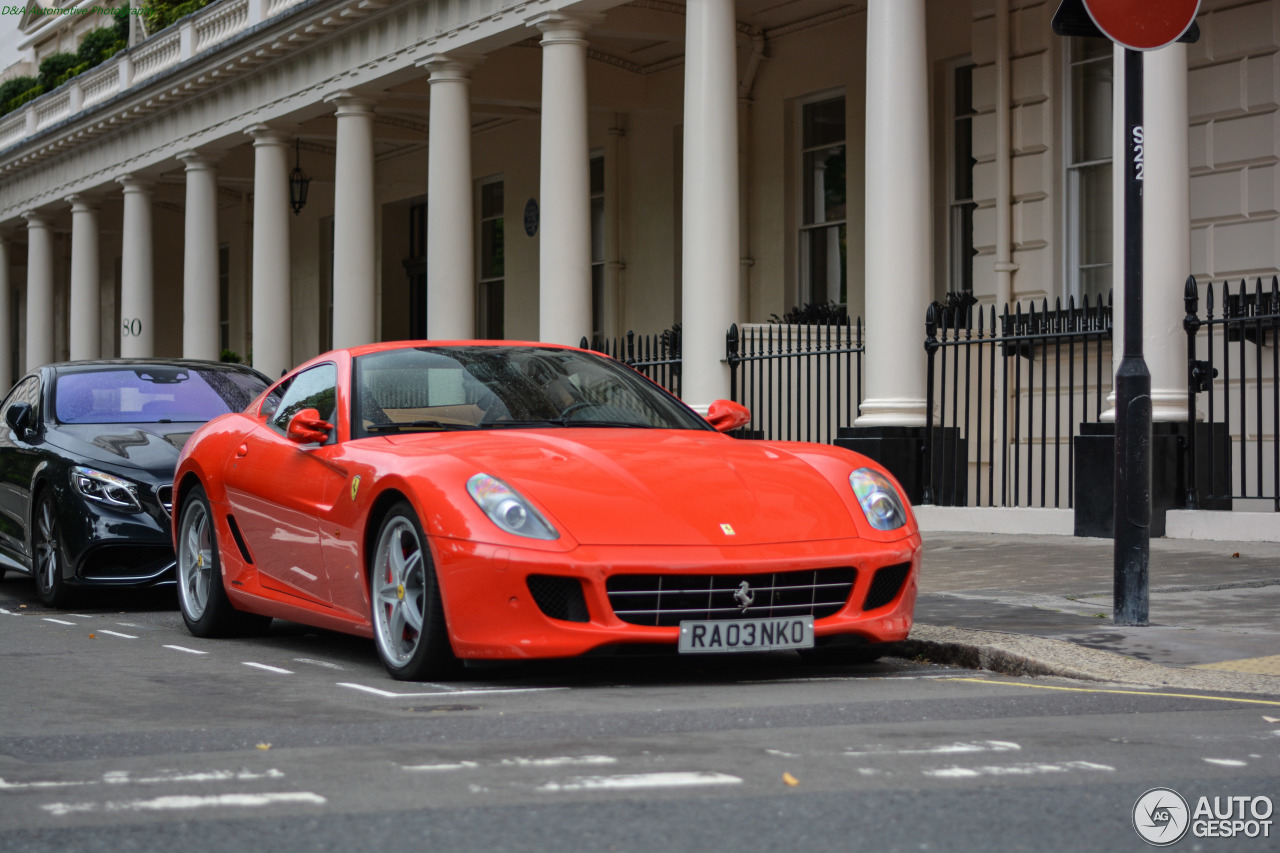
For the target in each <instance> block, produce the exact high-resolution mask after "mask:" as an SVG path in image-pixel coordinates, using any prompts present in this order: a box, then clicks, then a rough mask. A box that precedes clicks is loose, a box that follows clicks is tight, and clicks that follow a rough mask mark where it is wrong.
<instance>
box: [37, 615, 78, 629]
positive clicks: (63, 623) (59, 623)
mask: <svg viewBox="0 0 1280 853" xmlns="http://www.w3.org/2000/svg"><path fill="white" fill-rule="evenodd" d="M44 621H46V622H52V623H53V624H55V625H71V626H72V627H75V624H76V623H74V622H67V621H64V620H62V619H54V618H52V617H49V616H45V617H44Z"/></svg>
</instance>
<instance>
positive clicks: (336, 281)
mask: <svg viewBox="0 0 1280 853" xmlns="http://www.w3.org/2000/svg"><path fill="white" fill-rule="evenodd" d="M326 100H327V101H328V102H329V103H332V104H334V106H335V107H336V115H337V124H338V138H337V154H336V165H335V168H334V188H333V233H334V234H335V235H338V237H337V239H335V240H334V244H333V345H334V347H350V346H356V345H358V344H367V343H372V342H373V341H374V339H375V338H376V336H377V325H376V320H375V316H374V315H375V309H376V307H377V291H376V288H375V282H376V281H377V274H378V271H377V249H376V246H377V244H376V242H375V227H374V225H375V224H374V186H373V180H374V165H373V109H372V105H371V104H370V102H369V101H366V100H364V99H362V98H358V97H356V96H354V95H352V94H351V93H350V92H338V93H336V94H334V95H331V96H329V97H328V98H326ZM468 130H470V128H468ZM433 135H434V134H433Z"/></svg>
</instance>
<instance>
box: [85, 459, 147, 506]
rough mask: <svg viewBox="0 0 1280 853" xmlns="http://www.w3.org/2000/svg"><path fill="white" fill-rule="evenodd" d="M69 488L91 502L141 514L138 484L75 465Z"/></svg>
mask: <svg viewBox="0 0 1280 853" xmlns="http://www.w3.org/2000/svg"><path fill="white" fill-rule="evenodd" d="M71 486H72V488H74V489H75V490H76V491H77V492H79V493H80V494H82V495H84V496H85V497H86V498H88V499H89V500H91V501H94V502H96V503H100V504H105V505H107V506H109V507H111V508H112V509H118V510H123V511H124V512H142V503H141V502H140V501H139V500H138V484H137V483H131V482H129V481H128V480H125V479H121V478H120V477H116V476H114V475H112V474H107V473H105V472H103V471H95V470H94V469H92V468H85V467H83V466H81V465H76V466H75V467H74V468H72V469H71Z"/></svg>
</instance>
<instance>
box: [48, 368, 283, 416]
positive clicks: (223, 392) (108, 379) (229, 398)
mask: <svg viewBox="0 0 1280 853" xmlns="http://www.w3.org/2000/svg"><path fill="white" fill-rule="evenodd" d="M266 387H267V383H266V382H264V381H263V380H262V378H261V377H260V376H258V375H256V374H254V373H251V372H249V371H248V370H243V369H235V368H231V367H227V368H222V367H215V366H212V365H209V366H204V365H176V364H175V365H168V364H137V365H128V366H119V367H115V366H113V367H110V368H105V369H104V368H99V367H89V368H85V369H76V368H69V369H63V370H61V371H60V372H59V373H58V376H57V379H56V380H55V382H54V386H53V412H54V416H55V417H56V418H57V419H58V421H59V422H60V423H64V424H124V423H131V424H136V423H202V422H204V421H207V420H211V419H213V418H216V417H217V416H218V415H223V414H226V413H227V412H239V411H242V410H243V409H244V408H245V407H246V406H248V405H249V403H251V402H253V399H254V398H255V397H257V396H258V395H259V394H260V393H262V391H263V390H264V389H265V388H266Z"/></svg>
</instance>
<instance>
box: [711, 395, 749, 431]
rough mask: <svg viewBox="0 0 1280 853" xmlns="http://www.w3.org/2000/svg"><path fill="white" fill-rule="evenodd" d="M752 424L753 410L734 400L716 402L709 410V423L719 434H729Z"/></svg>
mask: <svg viewBox="0 0 1280 853" xmlns="http://www.w3.org/2000/svg"><path fill="white" fill-rule="evenodd" d="M750 422H751V410H750V409H748V408H747V407H746V406H744V405H742V404H741V403H735V402H733V401H732V400H715V401H713V402H712V403H711V405H710V406H709V407H708V408H707V423H709V424H711V425H712V426H713V427H715V428H716V430H717V431H718V432H729V431H730V430H735V429H737V428H738V427H740V426H745V425H746V424H748V423H750Z"/></svg>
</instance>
